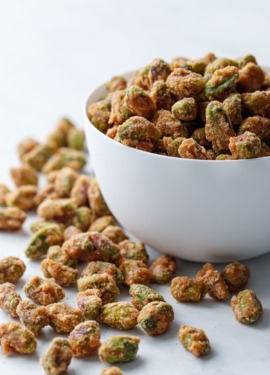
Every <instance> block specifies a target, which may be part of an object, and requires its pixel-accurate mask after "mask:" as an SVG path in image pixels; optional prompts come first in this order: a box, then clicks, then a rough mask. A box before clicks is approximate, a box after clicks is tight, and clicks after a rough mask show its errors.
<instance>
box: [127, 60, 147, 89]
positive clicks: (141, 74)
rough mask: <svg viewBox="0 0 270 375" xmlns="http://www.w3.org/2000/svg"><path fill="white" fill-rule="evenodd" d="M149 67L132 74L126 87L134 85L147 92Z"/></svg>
mask: <svg viewBox="0 0 270 375" xmlns="http://www.w3.org/2000/svg"><path fill="white" fill-rule="evenodd" d="M149 68H150V66H149V65H146V66H145V67H143V68H142V69H139V70H137V71H135V72H133V73H132V75H131V76H130V78H129V79H128V82H127V87H130V86H133V85H136V86H139V87H141V88H142V89H143V90H149V88H150V82H149V76H148V74H149Z"/></svg>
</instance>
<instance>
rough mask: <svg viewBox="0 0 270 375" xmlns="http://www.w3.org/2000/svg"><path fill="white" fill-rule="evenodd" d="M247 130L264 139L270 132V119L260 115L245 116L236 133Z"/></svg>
mask: <svg viewBox="0 0 270 375" xmlns="http://www.w3.org/2000/svg"><path fill="white" fill-rule="evenodd" d="M246 131H249V132H251V133H254V134H256V135H257V137H259V138H260V139H264V138H265V137H267V136H268V134H269V132H270V119H269V118H266V117H262V116H250V117H247V118H246V119H245V120H244V121H243V122H242V123H241V125H240V126H239V130H238V135H240V134H243V133H245V132H246Z"/></svg>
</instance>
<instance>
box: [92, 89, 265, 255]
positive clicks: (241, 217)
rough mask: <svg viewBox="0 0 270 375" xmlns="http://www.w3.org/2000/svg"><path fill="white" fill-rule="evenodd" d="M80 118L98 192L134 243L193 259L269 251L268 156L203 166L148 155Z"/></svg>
mask: <svg viewBox="0 0 270 375" xmlns="http://www.w3.org/2000/svg"><path fill="white" fill-rule="evenodd" d="M105 94H106V90H105V86H104V85H102V86H100V87H98V88H97V89H96V90H95V91H94V92H93V93H92V94H91V95H90V97H89V98H88V101H87V106H88V105H89V104H90V103H93V102H95V101H98V100H99V99H100V98H102V97H103V96H105ZM85 117H86V123H85V131H86V136H87V142H88V146H89V150H90V156H91V161H92V164H93V168H94V170H95V173H96V177H97V179H98V182H99V185H100V188H101V191H102V194H103V195H104V198H105V200H106V202H107V204H108V206H109V208H110V210H111V211H112V213H113V214H114V215H115V217H116V218H117V220H118V221H119V222H120V224H122V225H123V226H124V228H126V229H127V230H129V231H130V232H131V233H132V234H134V235H135V236H136V237H137V238H138V239H139V240H141V241H143V242H145V243H146V244H148V245H150V246H151V247H153V248H155V249H157V250H159V251H161V252H163V253H166V254H171V255H175V256H177V257H179V258H182V259H186V260H191V261H201V262H206V261H211V262H223V261H232V260H241V259H245V258H251V257H254V256H258V255H261V254H263V253H266V252H268V251H269V250H270V218H269V208H270V157H265V158H259V159H250V160H232V161H230V160H226V161H224V160H223V161H217V160H213V161H209V160H206V161H205V160H189V159H179V158H173V157H168V156H161V155H156V154H151V153H149V152H144V151H140V150H137V149H134V148H131V147H127V146H124V145H122V144H120V143H118V142H116V141H114V140H112V139H110V138H108V137H107V136H105V135H104V134H102V133H101V132H100V131H99V130H97V129H96V128H95V127H94V126H93V125H92V124H91V122H90V121H89V120H88V118H87V116H86V114H85Z"/></svg>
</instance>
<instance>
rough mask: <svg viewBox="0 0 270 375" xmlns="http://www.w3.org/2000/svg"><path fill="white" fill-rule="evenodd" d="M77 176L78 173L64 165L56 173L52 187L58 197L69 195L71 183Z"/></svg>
mask: <svg viewBox="0 0 270 375" xmlns="http://www.w3.org/2000/svg"><path fill="white" fill-rule="evenodd" d="M77 178H78V173H77V172H75V171H74V169H72V168H70V167H64V168H62V169H60V171H59V172H58V173H57V175H56V178H55V181H54V189H55V192H56V194H57V195H58V197H59V198H67V197H69V195H70V192H71V189H72V187H73V184H74V183H75V181H76V180H77Z"/></svg>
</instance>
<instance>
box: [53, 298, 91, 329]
mask: <svg viewBox="0 0 270 375" xmlns="http://www.w3.org/2000/svg"><path fill="white" fill-rule="evenodd" d="M47 313H48V316H49V324H50V326H51V327H52V328H53V329H54V330H55V331H56V332H57V333H69V332H71V331H72V330H73V329H74V328H75V327H76V326H77V325H78V324H80V323H82V322H83V321H84V316H83V313H82V312H81V310H78V309H74V308H73V307H71V306H68V305H66V304H65V303H64V302H57V303H52V304H50V305H48V306H47Z"/></svg>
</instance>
